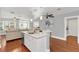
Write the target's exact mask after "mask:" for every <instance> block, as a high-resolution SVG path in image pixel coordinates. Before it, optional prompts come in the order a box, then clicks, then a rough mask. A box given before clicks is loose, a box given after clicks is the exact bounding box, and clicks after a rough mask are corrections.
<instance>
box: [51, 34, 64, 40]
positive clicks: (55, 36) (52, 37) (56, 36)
mask: <svg viewBox="0 0 79 59" xmlns="http://www.w3.org/2000/svg"><path fill="white" fill-rule="evenodd" d="M51 37H52V38H57V39H61V40H64V39H65V38H62V37H57V36H53V35H52V36H51Z"/></svg>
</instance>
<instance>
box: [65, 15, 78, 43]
mask: <svg viewBox="0 0 79 59" xmlns="http://www.w3.org/2000/svg"><path fill="white" fill-rule="evenodd" d="M64 30H65V40H67V42H68V43H70V44H75V43H77V42H78V16H71V17H65V29H64Z"/></svg>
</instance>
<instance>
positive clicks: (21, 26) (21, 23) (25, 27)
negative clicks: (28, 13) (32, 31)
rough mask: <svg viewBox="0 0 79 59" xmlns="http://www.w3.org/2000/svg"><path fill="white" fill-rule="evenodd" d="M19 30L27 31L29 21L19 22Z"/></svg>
mask: <svg viewBox="0 0 79 59" xmlns="http://www.w3.org/2000/svg"><path fill="white" fill-rule="evenodd" d="M19 29H29V21H28V20H20V21H19Z"/></svg>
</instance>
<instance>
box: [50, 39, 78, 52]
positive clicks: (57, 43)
mask: <svg viewBox="0 0 79 59" xmlns="http://www.w3.org/2000/svg"><path fill="white" fill-rule="evenodd" d="M70 41H71V40H70ZM71 42H72V43H73V41H71ZM71 42H70V43H69V44H68V41H64V40H60V39H56V38H52V41H51V46H52V47H50V48H51V51H52V52H79V44H77V43H76V42H75V43H74V45H73V44H71Z"/></svg>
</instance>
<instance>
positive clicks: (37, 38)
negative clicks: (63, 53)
mask: <svg viewBox="0 0 79 59" xmlns="http://www.w3.org/2000/svg"><path fill="white" fill-rule="evenodd" d="M49 42H50V39H49V34H46V33H41V34H28V33H24V45H25V46H26V47H27V48H28V49H29V50H30V51H32V52H48V51H50V47H49V44H50V43H49Z"/></svg>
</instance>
